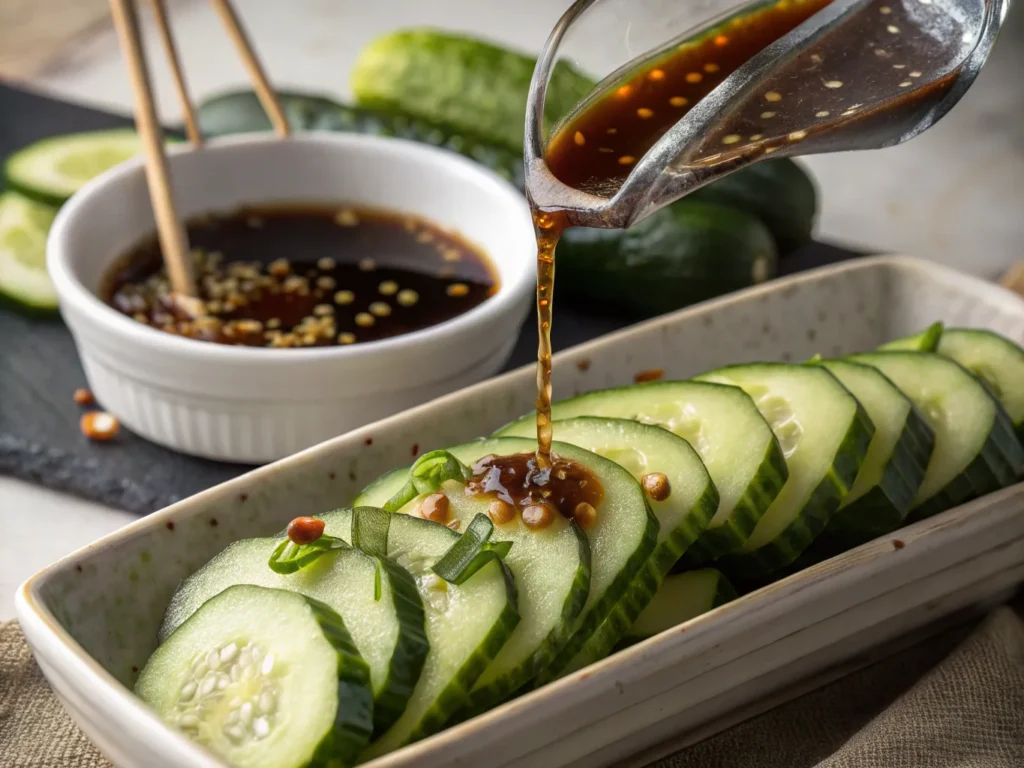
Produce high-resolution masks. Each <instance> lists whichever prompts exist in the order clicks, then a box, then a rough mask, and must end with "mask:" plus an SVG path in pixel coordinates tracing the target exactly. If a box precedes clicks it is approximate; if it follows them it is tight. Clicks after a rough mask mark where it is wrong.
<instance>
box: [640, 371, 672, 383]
mask: <svg viewBox="0 0 1024 768" xmlns="http://www.w3.org/2000/svg"><path fill="white" fill-rule="evenodd" d="M664 375H665V369H664V368H651V369H649V370H646V371H637V373H636V375H635V376H634V377H633V381H635V382H636V383H637V384H643V383H644V382H645V381H657V380H658V379H660V378H662V377H663V376H664Z"/></svg>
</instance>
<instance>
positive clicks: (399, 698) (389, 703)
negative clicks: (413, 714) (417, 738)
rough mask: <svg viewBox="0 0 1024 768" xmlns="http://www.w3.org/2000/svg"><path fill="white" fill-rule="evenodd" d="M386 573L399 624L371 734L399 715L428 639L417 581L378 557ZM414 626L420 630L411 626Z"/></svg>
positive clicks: (419, 669) (380, 732) (380, 731)
mask: <svg viewBox="0 0 1024 768" xmlns="http://www.w3.org/2000/svg"><path fill="white" fill-rule="evenodd" d="M377 561H378V562H379V563H380V564H381V567H383V569H384V571H385V572H386V573H387V575H388V582H389V584H390V586H391V594H392V597H393V599H394V602H395V610H396V611H397V612H398V614H399V615H400V616H404V617H405V618H404V619H403V620H401V628H402V630H404V631H401V632H399V634H398V642H397V643H395V651H394V653H393V654H392V656H391V666H390V669H389V670H388V679H387V683H386V684H385V685H384V687H383V689H382V690H381V693H380V694H378V696H377V697H376V698H375V699H374V700H373V735H374V738H376V737H378V736H382V735H383V734H385V733H386V732H387V731H388V729H389V728H391V726H392V725H394V724H395V722H396V721H397V720H398V718H400V717H401V716H402V713H403V712H404V711H405V705H406V703H408V701H409V699H410V697H411V696H412V692H413V690H414V689H415V688H416V683H417V682H418V681H419V679H420V673H421V672H422V671H423V664H424V662H425V661H426V659H427V653H428V652H429V649H430V643H429V642H428V641H427V632H426V618H425V615H424V609H423V601H422V600H421V599H420V593H419V590H417V589H416V581H415V579H413V577H412V574H410V573H409V572H408V571H407V570H405V568H403V567H401V566H400V565H398V563H395V562H393V561H392V560H388V559H387V558H377ZM413 627H416V628H417V629H418V630H419V631H418V632H415V631H413V630H412V628H413Z"/></svg>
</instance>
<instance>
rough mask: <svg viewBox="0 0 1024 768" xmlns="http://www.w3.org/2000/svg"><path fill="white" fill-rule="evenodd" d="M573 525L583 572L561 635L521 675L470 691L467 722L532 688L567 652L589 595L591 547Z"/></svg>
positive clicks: (566, 607) (566, 608) (548, 642)
mask: <svg viewBox="0 0 1024 768" xmlns="http://www.w3.org/2000/svg"><path fill="white" fill-rule="evenodd" d="M572 525H573V527H576V528H577V530H579V536H578V538H577V542H578V544H579V552H580V568H578V569H577V570H576V578H575V579H574V580H573V586H572V589H571V590H570V591H569V599H568V600H566V601H565V603H564V604H563V606H562V619H561V623H560V626H561V627H562V631H560V632H552V633H551V634H550V635H548V637H547V638H546V639H545V640H544V643H543V644H542V645H541V647H540V648H538V649H537V650H536V651H535V652H534V653H533V654H532V655H531V656H530V659H529V663H528V664H524V665H522V666H521V667H520V668H519V670H517V671H519V672H520V674H517V675H515V676H511V675H508V676H506V677H505V678H503V679H501V680H500V681H499V680H495V681H494V682H493V683H491V684H490V685H486V686H481V687H480V688H475V689H471V690H470V693H469V703H468V705H467V707H466V712H465V717H466V718H469V717H473V716H474V715H478V714H482V713H483V712H486V711H487V710H489V709H491V708H493V707H496V706H498V705H499V704H501V703H502V702H503V701H505V700H507V699H509V698H510V697H512V695H513V694H514V693H515V692H516V691H518V690H521V689H522V688H523V686H526V685H529V684H530V681H532V680H534V679H535V678H536V677H537V675H539V674H540V673H541V671H542V670H544V669H545V668H546V667H547V666H548V665H550V664H551V662H552V661H553V660H554V659H555V657H556V656H557V655H558V652H559V650H560V649H562V648H564V647H565V645H566V644H567V643H568V642H569V640H570V639H571V637H572V632H573V625H574V623H575V619H576V617H577V616H579V615H580V613H582V612H583V608H584V606H585V605H586V603H587V596H588V595H589V593H590V543H589V541H588V539H587V537H586V534H584V533H583V531H582V530H580V529H579V528H578V527H577V526H576V524H575V523H573V524H572ZM481 674H482V673H481ZM499 682H501V684H499Z"/></svg>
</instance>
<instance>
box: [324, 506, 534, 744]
mask: <svg viewBox="0 0 1024 768" xmlns="http://www.w3.org/2000/svg"><path fill="white" fill-rule="evenodd" d="M321 517H322V519H323V521H324V522H325V523H326V530H325V533H326V534H327V535H329V536H337V537H338V538H341V539H344V540H346V541H351V535H352V512H351V510H347V509H340V510H336V511H334V512H328V513H327V514H325V515H322V516H321ZM458 539H459V535H458V534H457V533H455V531H452V530H450V529H449V528H446V527H445V526H443V525H439V524H437V523H432V522H430V521H429V520H423V519H421V518H416V517H411V516H409V515H394V516H392V519H391V527H390V530H389V531H388V557H389V558H391V559H393V560H394V561H395V562H397V563H398V564H399V565H401V566H402V567H403V568H405V569H406V570H408V571H409V572H410V573H412V575H413V577H414V578H415V579H416V586H417V587H418V589H419V591H420V594H421V595H422V597H423V605H424V608H425V610H426V620H427V621H426V629H427V640H428V641H429V642H430V652H429V653H428V654H427V658H426V661H425V663H424V665H423V671H422V673H421V674H420V677H419V681H418V682H417V683H416V688H415V689H414V690H413V693H412V697H411V698H410V699H409V702H408V704H407V705H406V708H405V711H404V712H403V713H402V716H401V717H400V718H398V721H397V722H396V723H395V724H394V725H393V726H391V728H390V730H388V732H387V733H385V734H384V735H383V736H381V737H379V738H377V739H376V740H375V741H374V742H373V743H372V744H371V745H370V746H369V748H368V749H367V750H366V752H365V753H364V754H363V758H364V759H369V758H373V757H378V756H380V755H383V754H385V753H387V752H391V751H393V750H395V749H398V748H399V747H401V746H404V745H405V744H409V743H411V742H413V741H417V740H419V739H422V738H426V737H427V736H430V735H431V734H434V733H437V732H438V731H440V730H441V729H442V728H444V727H445V725H446V724H447V723H448V722H449V721H450V720H451V719H452V718H453V717H454V716H456V715H458V714H460V713H461V712H462V711H463V710H464V709H465V707H466V706H467V704H468V700H469V691H470V690H471V689H472V687H473V684H474V683H476V681H477V679H478V678H479V677H480V675H481V674H483V672H484V670H485V669H486V668H487V666H488V665H489V664H490V663H491V662H492V661H493V660H494V657H495V656H497V655H498V653H499V651H500V650H501V648H502V646H504V645H505V643H506V642H508V640H509V638H510V637H511V636H512V632H513V631H514V630H515V627H516V624H517V623H518V622H519V613H518V611H517V609H516V587H515V584H514V582H513V580H512V575H511V573H509V571H508V569H507V568H505V567H504V566H503V565H502V564H501V563H499V562H496V561H494V562H490V563H488V564H487V565H485V566H484V567H483V568H481V569H480V570H479V571H477V572H476V573H475V574H473V576H472V577H471V578H470V579H469V580H468V581H466V582H464V583H463V584H460V585H456V584H449V583H448V582H446V581H443V580H442V579H440V578H439V577H438V576H436V575H435V574H434V573H433V571H431V570H430V568H431V567H432V566H433V565H434V563H435V562H437V560H438V559H440V557H441V556H442V555H444V554H445V553H446V552H447V551H448V550H449V549H451V546H452V544H454V543H455V542H456V541H458Z"/></svg>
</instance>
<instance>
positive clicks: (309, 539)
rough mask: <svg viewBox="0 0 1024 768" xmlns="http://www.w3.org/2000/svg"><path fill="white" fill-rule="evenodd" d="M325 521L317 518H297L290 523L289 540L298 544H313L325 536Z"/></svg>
mask: <svg viewBox="0 0 1024 768" xmlns="http://www.w3.org/2000/svg"><path fill="white" fill-rule="evenodd" d="M324 527H325V524H324V521H323V520H317V519H316V518H315V517H296V518H295V519H294V520H292V521H291V522H290V523H288V531H287V532H288V538H289V539H291V540H292V541H294V542H295V543H296V544H312V543H313V542H314V541H316V540H317V539H319V538H320V537H321V536H323V535H324Z"/></svg>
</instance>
